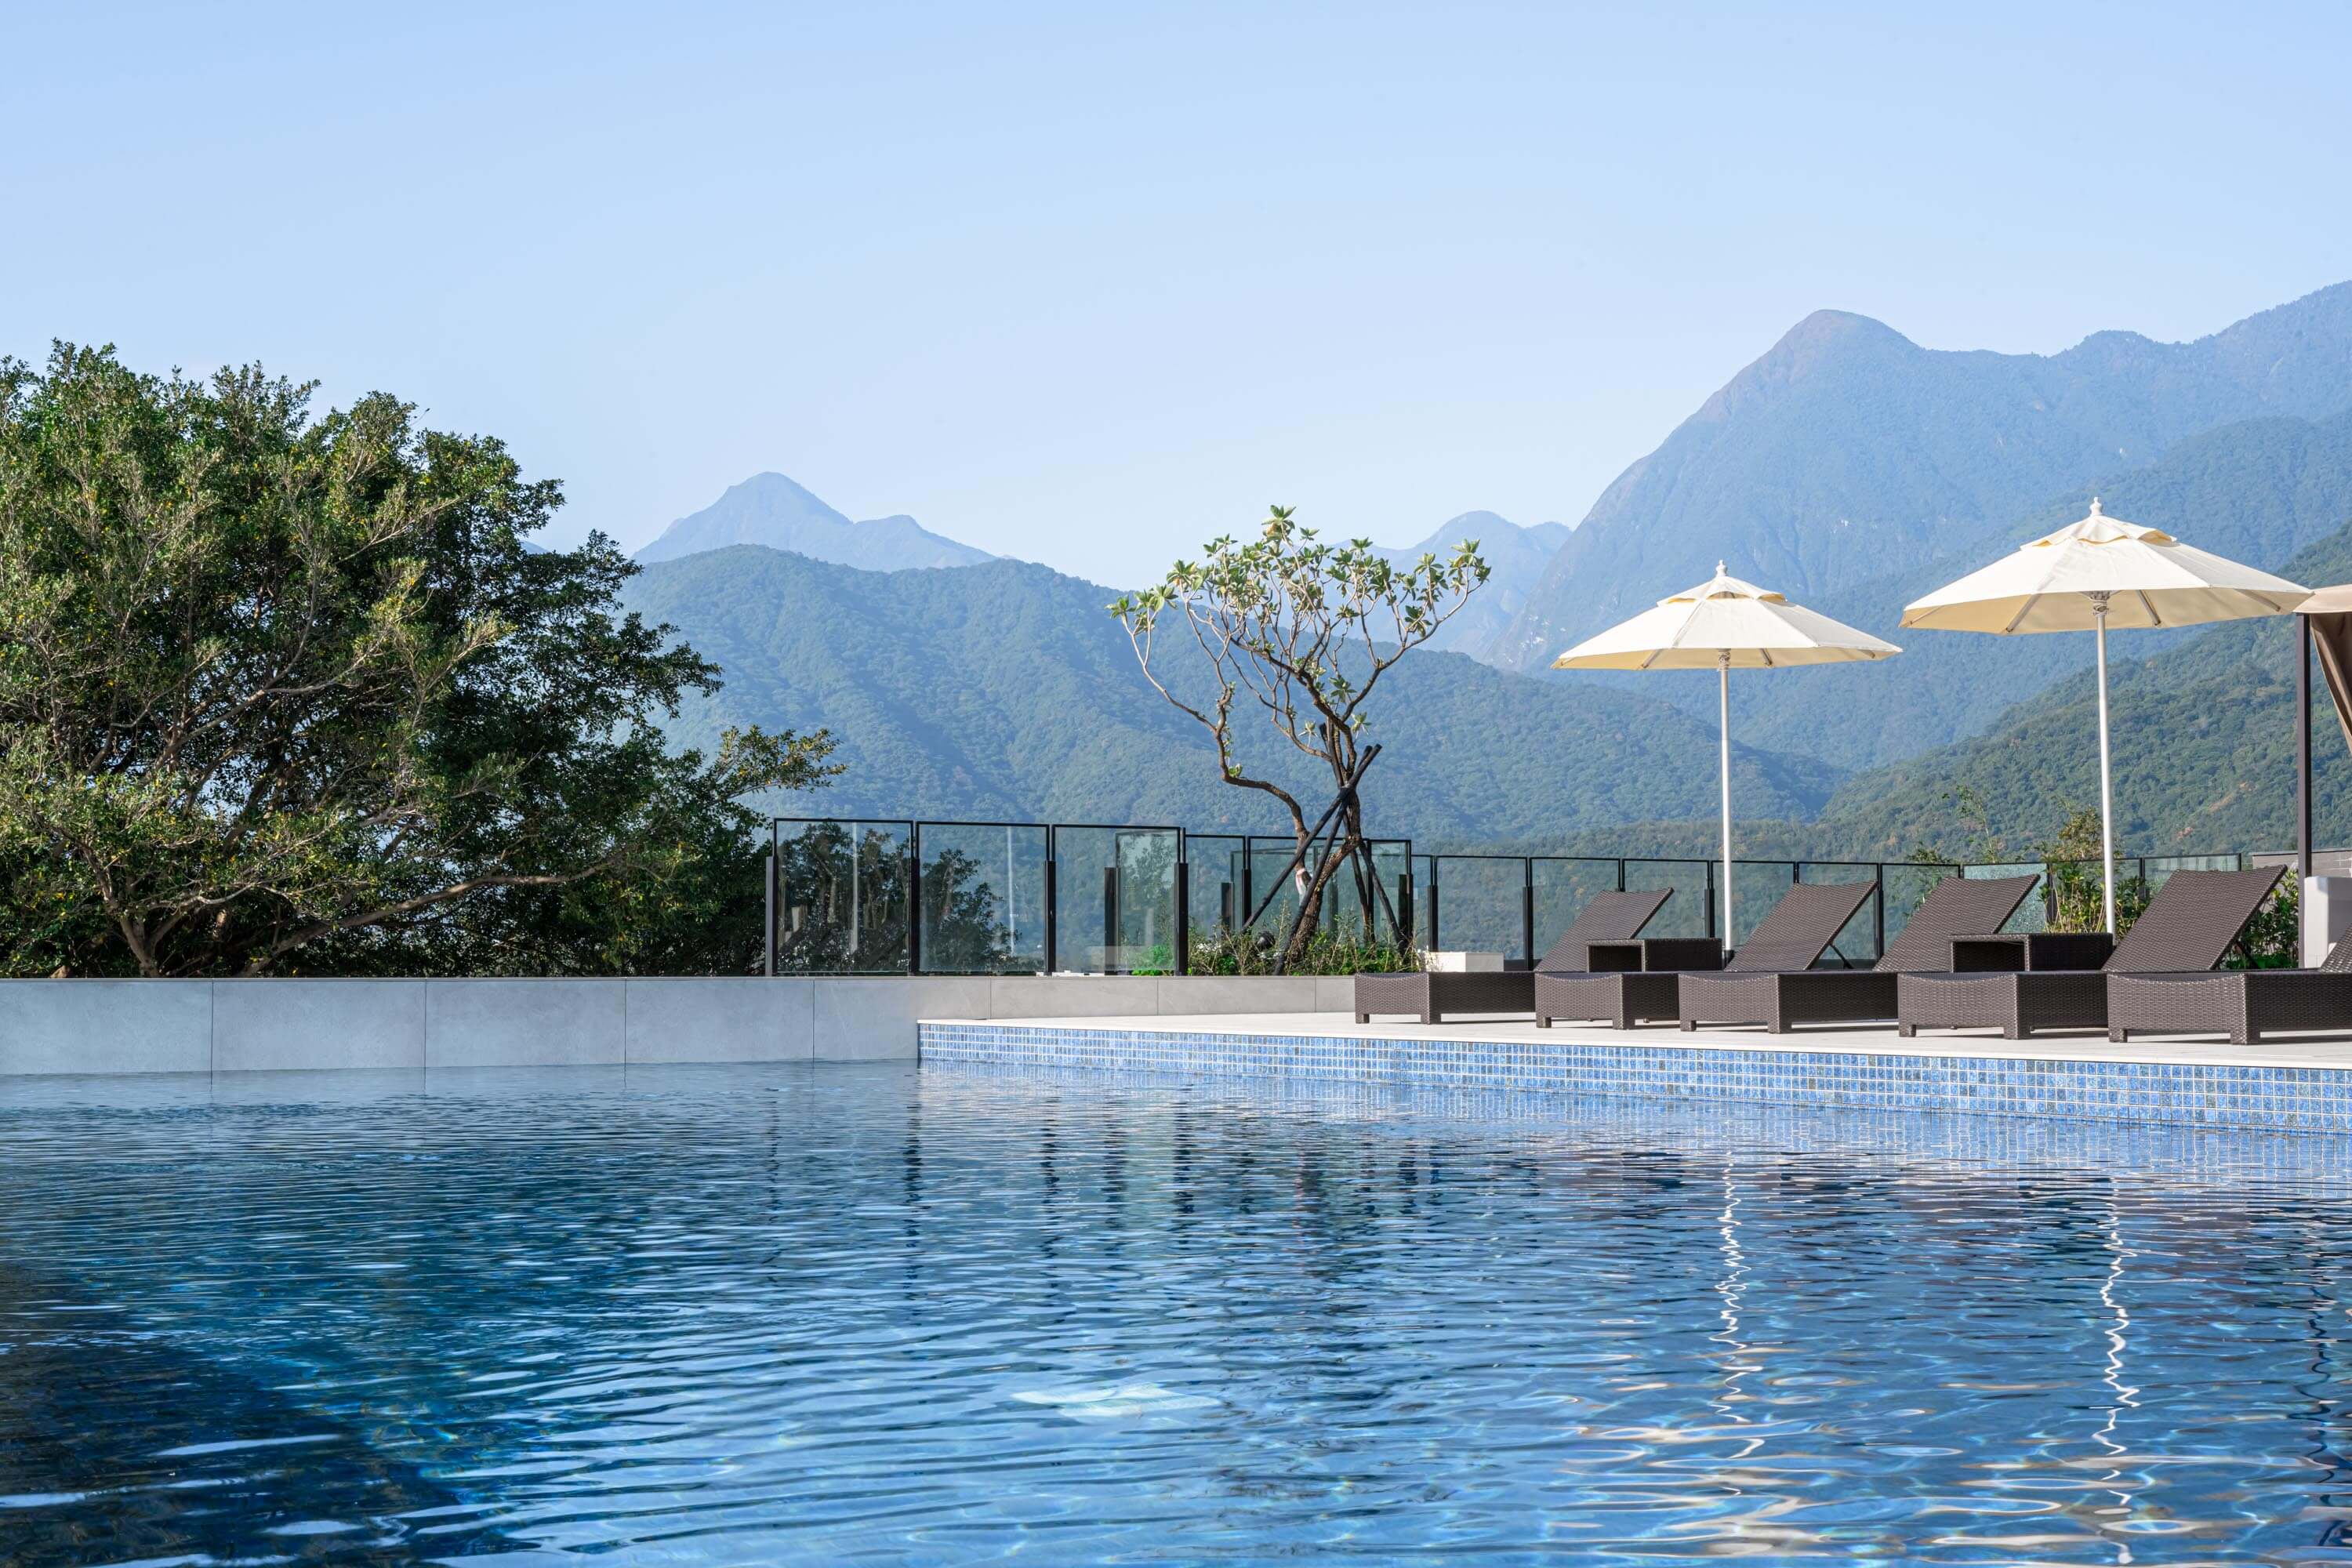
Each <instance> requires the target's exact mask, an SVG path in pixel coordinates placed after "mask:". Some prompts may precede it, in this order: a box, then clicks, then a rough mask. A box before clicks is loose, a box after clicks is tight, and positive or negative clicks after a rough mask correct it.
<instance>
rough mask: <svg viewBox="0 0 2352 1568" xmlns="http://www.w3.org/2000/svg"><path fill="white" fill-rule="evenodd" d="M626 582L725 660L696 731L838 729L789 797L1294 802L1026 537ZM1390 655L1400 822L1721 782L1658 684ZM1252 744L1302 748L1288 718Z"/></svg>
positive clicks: (1750, 794)
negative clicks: (1258, 780)
mask: <svg viewBox="0 0 2352 1568" xmlns="http://www.w3.org/2000/svg"><path fill="white" fill-rule="evenodd" d="M625 596H626V600H627V602H628V604H629V605H630V607H632V608H635V609H637V610H640V611H642V612H643V613H645V614H646V616H648V617H649V618H653V619H656V620H660V621H666V622H668V623H670V624H672V625H674V626H677V628H678V630H679V632H680V633H681V634H682V635H683V636H684V637H686V638H687V640H688V641H689V642H691V643H692V644H693V645H694V646H695V647H697V648H698V649H699V650H700V651H701V652H702V653H703V654H704V655H705V656H706V657H708V658H712V659H714V660H716V661H717V662H718V663H719V665H720V666H721V667H722V668H724V669H725V670H726V674H727V688H726V689H725V691H724V692H722V693H721V694H720V695H719V697H718V698H717V699H716V700H713V701H711V702H709V703H706V704H698V705H697V706H696V707H695V708H694V709H693V710H690V711H688V713H686V714H685V715H684V716H683V717H682V719H681V720H680V721H679V722H678V724H677V727H676V728H677V733H678V734H679V735H680V737H681V738H682V739H687V740H692V741H696V742H709V740H710V739H712V738H714V737H715V735H716V733H717V731H719V729H720V728H722V727H724V726H725V725H728V724H742V723H750V722H759V723H763V724H770V725H778V724H787V725H793V726H796V727H800V728H810V727H814V726H815V725H818V724H824V725H828V726H830V727H831V728H832V729H833V731H834V732H835V734H836V735H837V736H839V737H840V740H841V751H840V753H839V756H840V760H842V761H844V762H845V763H848V764H849V771H848V773H846V774H845V776H844V777H843V778H842V779H841V780H840V781H839V783H838V784H836V785H835V786H834V787H833V788H831V789H828V790H827V791H825V792H824V794H823V795H814V796H808V797H803V798H801V799H799V800H797V801H795V802H794V803H793V805H792V806H791V807H790V809H792V810H794V811H802V812H805V811H812V810H814V811H819V812H822V813H824V814H827V815H837V814H846V813H865V814H870V815H873V816H886V817H893V818H904V817H908V816H988V817H1011V818H1014V819H1018V820H1041V819H1060V820H1074V821H1075V820H1088V821H1098V822H1139V823H1150V822H1162V823H1166V822H1177V823H1181V824H1183V825H1184V826H1191V827H1199V828H1207V827H1213V826H1245V827H1249V828H1253V829H1268V828H1272V827H1274V826H1276V817H1275V816H1274V815H1273V813H1272V812H1271V811H1268V810H1266V809H1264V808H1261V807H1260V806H1258V805H1257V804H1256V803H1255V800H1254V799H1253V798H1251V797H1249V796H1247V795H1244V793H1243V792H1242V791H1239V790H1235V789H1234V788H1232V787H1231V786H1229V785H1226V784H1223V783H1222V782H1220V780H1219V779H1218V777H1217V773H1216V764H1215V761H1214V756H1213V752H1212V751H1211V750H1210V748H1209V747H1208V745H1207V744H1206V742H1205V741H1204V739H1203V738H1202V733H1201V731H1199V730H1198V729H1197V728H1196V727H1194V726H1193V725H1192V721H1190V720H1188V719H1185V718H1183V717H1182V716H1181V715H1180V714H1178V713H1176V712H1175V711H1173V710H1171V709H1170V708H1169V707H1168V706H1167V705H1166V704H1165V703H1164V702H1163V701H1162V700H1161V699H1160V696H1159V694H1158V693H1156V692H1154V691H1153V690H1152V689H1150V687H1149V686H1148V685H1147V684H1146V683H1145V682H1144V680H1143V679H1142V677H1141V675H1140V674H1139V671H1138V669H1137V668H1136V661H1135V655H1134V653H1133V651H1132V650H1131V649H1130V648H1129V646H1128V641H1127V636H1126V633H1125V632H1124V631H1123V630H1122V629H1121V628H1120V627H1119V626H1118V623H1117V622H1116V621H1114V620H1113V619H1112V618H1111V617H1110V616H1109V615H1108V613H1107V612H1106V610H1105V608H1104V606H1105V605H1107V604H1108V602H1109V601H1110V600H1111V599H1112V598H1113V597H1114V596H1115V595H1113V594H1112V592H1111V591H1110V590H1109V589H1107V588H1103V587H1100V586H1098V585H1097V584H1091V583H1086V582H1082V581H1079V580H1078V579H1076V578H1072V577H1065V576H1062V575H1060V574H1056V573H1055V572H1052V571H1049V570H1047V569H1046V568H1045V567H1043V566H1034V565H1029V564H1026V563H1020V562H1013V561H993V562H988V563H982V564H981V565H977V566H967V567H959V568H956V569H954V570H951V571H942V572H892V573H872V572H860V571H855V570H851V569H849V568H845V567H841V566H836V565H833V564H829V563H823V562H817V561H813V560H810V559H808V558H806V557H805V556H802V555H798V554H789V553H784V552H778V551H773V550H767V549H761V548H757V547H750V546H736V547H732V548H730V549H726V550H721V551H713V552H703V553H699V554H695V555H690V556H688V557H685V558H684V559H681V560H677V561H668V562H663V563H657V564H655V565H651V566H649V567H647V569H646V572H645V573H644V574H643V575H641V576H640V577H638V578H636V579H635V581H633V582H632V583H631V584H629V585H628V588H627V590H626V595H625ZM1388 679H1389V681H1390V682H1392V683H1393V684H1392V685H1390V684H1384V685H1383V687H1382V689H1381V699H1380V701H1379V705H1378V713H1379V719H1378V723H1377V727H1376V729H1375V731H1374V733H1375V735H1376V736H1378V737H1380V738H1382V739H1384V740H1385V742H1386V743H1387V745H1388V748H1389V749H1388V750H1387V752H1384V753H1383V754H1382V756H1381V760H1380V761H1379V763H1377V764H1376V765H1375V766H1374V768H1373V770H1372V773H1371V774H1370V778H1369V779H1368V781H1367V785H1366V795H1367V800H1368V803H1369V805H1370V807H1371V812H1372V817H1373V821H1374V824H1375V826H1376V827H1377V828H1378V829H1379V830H1380V831H1382V832H1385V833H1391V834H1398V835H1408V836H1411V837H1415V838H1418V839H1423V840H1435V839H1444V840H1447V841H1450V842H1454V843H1465V842H1468V843H1477V842H1484V841H1486V840H1488V839H1491V838H1494V837H1501V836H1519V837H1525V836H1529V835H1552V834H1557V833H1559V832H1564V831H1569V830H1571V829H1573V828H1576V827H1581V826H1597V825H1599V824H1602V823H1608V822H1617V821H1626V820H1633V819H1637V818H1643V817H1655V816H1680V815H1684V814H1685V813H1696V812H1699V811H1701V810H1703V809H1705V807H1706V803H1707V802H1708V801H1710V800H1712V799H1713V798H1714V791H1715V787H1716V786H1715V777H1716V773H1715V767H1716V763H1715V754H1716V753H1715V746H1716V742H1715V732H1714V730H1713V728H1712V726H1710V725H1708V724H1706V723H1704V722H1702V721H1697V720H1695V719H1693V718H1691V717H1689V716H1688V715H1685V714H1684V713H1682V712H1680V711H1679V710H1676V709H1675V708H1674V707H1672V706H1671V705H1670V704H1667V703H1665V702H1663V701H1660V700H1657V699H1655V698H1654V697H1649V696H1645V695H1642V694H1639V693H1632V692H1613V691H1612V692H1591V691H1585V690H1580V689H1576V688H1574V687H1569V686H1562V685H1559V684H1556V683H1553V682H1549V681H1541V680H1537V679H1531V678H1528V677H1525V676H1517V675H1508V674H1505V673H1503V672H1501V671H1497V670H1495V669H1491V668H1487V667H1486V666H1484V665H1481V664H1479V663H1477V662H1475V661H1474V660H1472V659H1470V658H1465V657H1464V656H1462V655H1459V654H1450V653H1433V652H1430V651H1428V650H1426V649H1424V650H1422V651H1420V652H1417V653H1415V654H1414V655H1412V657H1411V658H1407V659H1406V660H1405V661H1404V662H1403V663H1402V665H1400V666H1399V667H1398V668H1396V669H1395V670H1394V671H1392V672H1391V675H1390V677H1389V678H1388ZM1245 744H1246V745H1247V746H1248V747H1249V748H1250V750H1249V751H1248V752H1245V753H1244V754H1245V755H1249V756H1252V757H1253V758H1254V759H1255V760H1258V761H1265V762H1267V763H1270V764H1271V765H1276V766H1278V767H1281V768H1283V769H1285V770H1295V768H1296V764H1295V763H1290V762H1286V761H1283V760H1281V759H1280V756H1279V753H1278V751H1277V748H1276V742H1274V740H1273V737H1272V734H1271V731H1265V732H1264V733H1254V732H1253V733H1245ZM1735 772H1736V773H1737V775H1738V776H1737V778H1736V780H1735V786H1736V787H1737V788H1738V790H1739V792H1740V798H1741V799H1742V801H1743V802H1747V803H1749V805H1750V807H1751V809H1754V810H1757V811H1759V812H1769V813H1776V814H1785V815H1791V816H1809V815H1811V814H1812V813H1813V812H1815V811H1817V810H1818V809H1819V807H1820V805H1822V802H1823V801H1825V800H1826V799H1827V798H1828V796H1829V794H1830V791H1831V789H1832V787H1833V786H1834V784H1835V783H1836V776H1837V775H1836V773H1835V772H1834V770H1832V769H1830V768H1828V767H1826V766H1824V765H1822V764H1821V763H1817V762H1813V761H1811V760H1810V759H1805V760H1798V759H1791V758H1789V757H1784V756H1780V755H1778V754H1775V753H1772V752H1761V751H1758V750H1756V749H1754V748H1746V747H1743V748H1741V749H1740V750H1739V752H1738V753H1737V755H1736V757H1735ZM1283 776H1290V777H1297V773H1296V772H1295V771H1286V773H1285V774H1284V775H1283ZM1299 783H1300V786H1301V788H1302V789H1304V790H1307V791H1309V792H1310V793H1311V791H1312V790H1313V788H1314V785H1313V783H1312V781H1311V780H1308V779H1304V778H1301V779H1300V780H1299ZM1317 804H1318V806H1319V805H1320V804H1321V801H1320V799H1319V798H1318V803H1317Z"/></svg>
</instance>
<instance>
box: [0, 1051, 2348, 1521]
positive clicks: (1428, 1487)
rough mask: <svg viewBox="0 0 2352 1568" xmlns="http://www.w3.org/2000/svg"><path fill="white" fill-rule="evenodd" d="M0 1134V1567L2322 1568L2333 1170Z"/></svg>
mask: <svg viewBox="0 0 2352 1568" xmlns="http://www.w3.org/2000/svg"><path fill="white" fill-rule="evenodd" d="M5 1092H6V1099H5V1100H0V1561H5V1562H6V1563H12V1564H43V1563H118V1562H131V1561H146V1562H173V1563H203V1562H231V1561H235V1562H297V1563H306V1562H408V1561H415V1560H420V1559H436V1558H474V1557H481V1556H486V1555H487V1556H491V1557H504V1558H505V1559H507V1560H509V1561H513V1562H517V1563H524V1562H540V1561H547V1560H552V1559H553V1558H555V1557H558V1556H562V1555H567V1554H573V1553H578V1554H591V1553H593V1554H598V1555H601V1556H602V1557H603V1559H604V1561H606V1562H614V1563H778V1562H806V1563H861V1562H863V1563H965V1562H987V1561H994V1560H998V1559H1008V1560H1018V1561H1022V1562H1027V1563H1118V1562H1140V1563H1192V1562H1221V1563H1261V1562H1266V1561H1269V1560H1275V1559H1291V1560H1310V1561H1311V1560H1331V1559H1354V1560H1358V1561H1366V1562H1385V1561H1419V1562H1429V1563H1436V1562H1454V1561H1464V1560H1469V1559H1472V1558H1474V1557H1475V1558H1477V1559H1479V1560H1483V1561H1486V1562H1493V1563H1511V1562H1523V1561H1524V1562H1536V1561H1545V1562H1610V1561H1618V1560H1627V1561H1638V1562H1646V1563H1669V1562H1678V1561H1696V1560H1699V1559H1704V1558H1709V1557H1718V1556H1726V1555H1751V1556H1756V1557H1760V1558H1764V1559H1767V1560H1770V1561H1776V1562H1789V1563H1804V1562H1830V1561H1843V1560H1848V1559H1876V1560H1881V1561H1914V1562H1935V1563H2019V1562H2050V1563H2195V1562H2223V1561H2234V1562H2273V1563H2308V1562H2323V1561H2324V1562H2336V1561H2342V1560H2345V1559H2347V1557H2352V1543H2347V1538H2346V1534H2345V1529H2346V1527H2345V1523H2344V1521H2345V1519H2346V1517H2347V1514H2352V1480H2347V1477H2346V1475H2345V1466H2346V1460H2345V1458H2344V1455H2343V1450H2344V1447H2345V1445H2346V1444H2347V1415H2346V1412H2345V1403H2346V1400H2347V1395H2352V1384H2347V1369H2352V1345H2347V1339H2352V1318H2347V1306H2352V1298H2347V1253H2352V1170H2348V1169H2347V1158H2346V1156H2347V1147H2346V1145H2344V1144H2343V1143H2340V1142H2335V1141H2332V1140H2326V1139H2319V1138H2299V1139H2297V1138H2285V1139H2275V1140H2263V1139H2254V1138H2246V1137H2240V1136H2197V1135H2192V1134H2188V1133H2175V1132H2152V1131H2148V1132H2132V1131H2123V1130H2106V1131H2100V1130H2095V1129H2086V1128H2073V1129H2069V1128H2065V1127H2059V1126H2045V1125H2040V1124H2034V1123H2028V1122H2017V1121H1998V1120H1995V1119H1990V1118H1987V1119H1967V1118H1958V1119H1952V1120H1949V1121H1934V1120H1927V1119H1907V1120H1906V1119H1901V1118H1872V1117H1860V1116H1857V1117H1843V1118H1841V1117H1828V1116H1824V1117H1815V1118H1807V1117H1803V1116H1798V1115H1786V1116H1770V1115H1760V1114H1759V1115H1754V1116H1747V1117H1740V1116H1729V1117H1727V1116H1723V1115H1719V1114H1698V1113H1690V1112H1669V1111H1655V1112H1650V1111H1644V1110H1641V1109H1640V1108H1629V1107H1626V1106H1623V1105H1617V1106H1579V1105H1574V1104H1568V1103H1557V1102H1556V1103H1553V1104H1550V1105H1545V1104H1543V1103H1541V1102H1517V1103H1506V1104H1496V1103H1485V1104H1479V1103H1461V1102H1454V1101H1447V1100H1398V1099H1383V1098H1381V1097H1379V1096H1376V1095H1372V1094H1370V1093H1367V1094H1365V1095H1363V1096H1360V1097H1348V1096H1326V1097H1323V1098H1281V1097H1278V1096H1273V1095H1271V1094H1270V1093H1269V1094H1259V1093H1253V1092H1245V1091H1243V1090H1240V1089H1230V1088H1229V1089H1199V1088H1176V1087H1150V1086H1138V1085H1131V1084H1129V1085H1121V1084H1117V1083H1113V1082H1109V1081H1106V1080H1090V1079H1083V1078H1066V1079H1045V1078H1024V1077H1017V1076H1010V1075H998V1074H991V1073H988V1072H985V1071H981V1070H976V1069H934V1070H929V1071H926V1072H922V1073H917V1072H915V1071H912V1070H907V1069H901V1068H871V1069H866V1068H814V1069H811V1068H743V1069H732V1068H730V1069H689V1068H674V1069H656V1070H652V1071H646V1070H637V1071H635V1072H632V1073H630V1074H628V1075H627V1076H625V1077H624V1076H622V1075H620V1074H618V1073H614V1074H609V1075H604V1074H594V1073H582V1074H572V1073H564V1072H550V1071H540V1072H530V1073H522V1074H513V1075H501V1074H487V1075H449V1076H442V1077H436V1078H435V1079H433V1080H432V1081H431V1083H430V1084H429V1085H428V1084H425V1083H424V1082H423V1081H421V1080H414V1079H410V1080H402V1079H385V1080H377V1079H350V1078H345V1077H341V1076H338V1075H317V1076H307V1077H293V1076H289V1077H286V1078H272V1079H253V1080H245V1081H232V1080H228V1079H223V1080H219V1082H218V1083H217V1084H215V1085H205V1084H203V1083H201V1082H198V1083H195V1084H194V1085H183V1084H176V1083H175V1084H123V1083H115V1084H96V1083H91V1084H80V1085H76V1084H71V1083H63V1082H59V1083H49V1084H41V1085H34V1086H31V1087H26V1086H24V1085H21V1084H19V1085H16V1086H11V1087H9V1088H8V1089H6V1091H5Z"/></svg>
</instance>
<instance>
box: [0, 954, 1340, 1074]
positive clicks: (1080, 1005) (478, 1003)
mask: <svg viewBox="0 0 2352 1568" xmlns="http://www.w3.org/2000/svg"><path fill="white" fill-rule="evenodd" d="M1352 986H1353V982H1351V981H1349V980H1348V979H1346V978H1345V977H1340V978H1336V979H1335V978H1317V977H1313V976H1306V975H1300V976H1286V977H1253V978H1248V979H1234V978H1220V977H1215V976H1207V975H1202V976H1175V975H1170V976H1165V977H1160V976H1152V975H1052V976H1043V975H1004V976H997V977H990V976H985V975H978V976H971V977H961V976H947V975H940V976H924V977H921V978H914V979H902V978H872V979H867V978H857V979H807V978H798V977H795V978H779V979H774V980H760V979H748V978H747V979H740V980H738V979H691V980H0V1077H5V1076H10V1075H20V1074H26V1073H157V1072H261V1071H282V1070H286V1069H289V1068H296V1069H299V1068H375V1069H382V1068H408V1069H422V1068H458V1067H556V1066H596V1065H603V1066H621V1065H625V1064H628V1063H632V1062H734V1061H760V1062H771V1061H865V1060H875V1059H882V1058H900V1059H906V1058H913V1056H914V1055H915V1024H916V1022H917V1020H919V1019H922V1018H1030V1017H1105V1016H1146V1015H1152V1014H1163V1013H1182V1014H1200V1013H1312V1012H1333V1013H1337V1012H1345V1011H1347V1010H1348V1008H1349V1005H1350V1003H1349V996H1350V994H1351V991H1352Z"/></svg>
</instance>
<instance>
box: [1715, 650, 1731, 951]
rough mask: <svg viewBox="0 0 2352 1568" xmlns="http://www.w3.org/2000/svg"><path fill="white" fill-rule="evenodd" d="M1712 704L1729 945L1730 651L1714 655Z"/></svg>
mask: <svg viewBox="0 0 2352 1568" xmlns="http://www.w3.org/2000/svg"><path fill="white" fill-rule="evenodd" d="M1715 679H1716V706H1717V711H1718V714H1719V716H1720V717H1721V719H1722V721H1723V776H1722V782H1723V945H1724V946H1725V947H1726V948H1729V947H1731V946H1732V945H1733V942H1734V941H1735V938H1734V934H1733V931H1734V928H1733V926H1732V923H1731V654H1730V651H1729V650H1728V649H1727V650H1725V651H1724V652H1723V653H1720V654H1718V655H1717V656H1716V663H1715Z"/></svg>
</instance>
